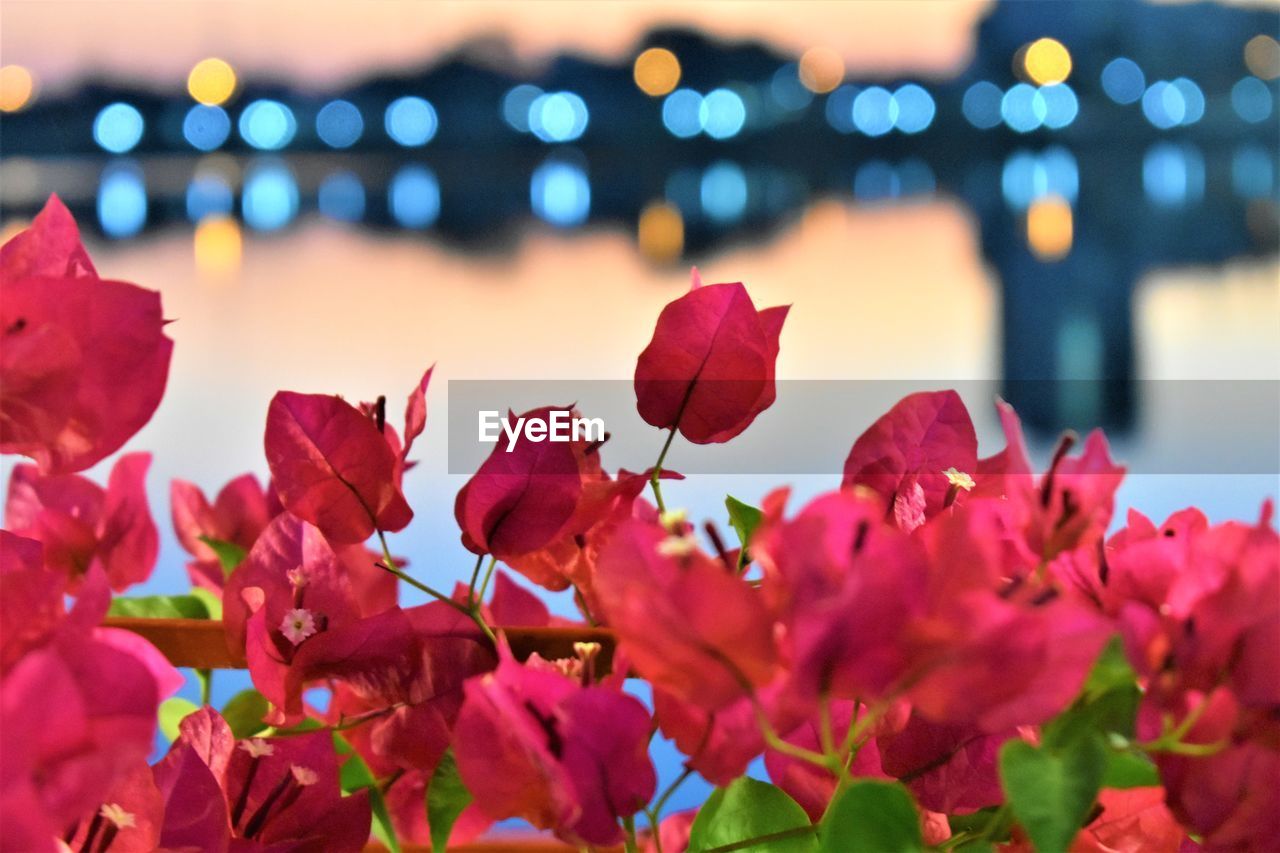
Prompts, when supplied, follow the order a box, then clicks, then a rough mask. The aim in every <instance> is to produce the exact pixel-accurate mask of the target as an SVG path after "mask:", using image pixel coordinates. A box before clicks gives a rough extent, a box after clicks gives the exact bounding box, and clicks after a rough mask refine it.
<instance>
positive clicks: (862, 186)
mask: <svg viewBox="0 0 1280 853" xmlns="http://www.w3.org/2000/svg"><path fill="white" fill-rule="evenodd" d="M901 193H902V182H901V181H900V180H899V179H898V172H897V170H896V169H894V168H893V166H891V165H889V163H887V162H885V161H884V160H868V161H867V162H866V163H863V164H862V165H861V166H859V167H858V171H857V173H856V174H854V176H853V195H854V197H855V198H856V199H857V200H858V201H861V202H866V203H875V202H882V201H889V200H890V199H895V198H897V197H898V196H899V195H900V194H901Z"/></svg>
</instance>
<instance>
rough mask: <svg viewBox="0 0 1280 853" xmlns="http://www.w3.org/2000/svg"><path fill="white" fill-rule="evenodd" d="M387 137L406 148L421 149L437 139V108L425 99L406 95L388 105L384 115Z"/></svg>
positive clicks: (383, 121)
mask: <svg viewBox="0 0 1280 853" xmlns="http://www.w3.org/2000/svg"><path fill="white" fill-rule="evenodd" d="M382 123H383V127H384V128H386V131H387V136H390V137H391V138H392V139H393V140H394V141H395V142H396V143H397V144H399V145H403V146H404V147H405V148H420V147H421V146H423V145H426V144H427V143H428V142H430V141H431V140H432V139H433V138H435V135H436V131H437V130H438V129H439V127H440V122H439V119H438V118H437V117H436V108H435V107H433V106H431V102H430V101H428V100H426V99H425V98H419V97H416V96H414V95H405V96H404V97H403V98H396V99H395V100H394V101H392V102H391V103H390V104H388V105H387V111H386V113H385V114H384V115H383V120H382Z"/></svg>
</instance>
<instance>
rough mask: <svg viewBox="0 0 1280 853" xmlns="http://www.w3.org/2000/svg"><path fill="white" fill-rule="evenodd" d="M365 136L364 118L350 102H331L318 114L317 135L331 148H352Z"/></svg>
mask: <svg viewBox="0 0 1280 853" xmlns="http://www.w3.org/2000/svg"><path fill="white" fill-rule="evenodd" d="M363 134H364V117H363V116H361V115H360V110H359V108H357V107H356V105H355V104H353V103H351V102H350V101H343V100H335V101H330V102H329V103H327V104H325V105H324V106H323V107H321V108H320V112H318V113H316V135H318V136H319V137H320V141H321V142H323V143H324V144H325V145H328V146H329V147H330V148H350V147H351V146H352V145H355V144H356V143H357V142H359V141H360V137H361V136H362V135H363Z"/></svg>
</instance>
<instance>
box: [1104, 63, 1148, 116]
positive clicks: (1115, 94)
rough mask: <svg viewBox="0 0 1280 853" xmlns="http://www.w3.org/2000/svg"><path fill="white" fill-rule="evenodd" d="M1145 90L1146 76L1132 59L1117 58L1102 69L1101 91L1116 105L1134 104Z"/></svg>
mask: <svg viewBox="0 0 1280 853" xmlns="http://www.w3.org/2000/svg"><path fill="white" fill-rule="evenodd" d="M1146 89H1147V78H1146V75H1144V74H1143V73H1142V69H1141V68H1140V67H1138V63H1136V62H1134V61H1133V60H1132V59H1129V58H1127V57H1124V56H1118V57H1116V58H1115V59H1113V60H1111V61H1110V62H1108V63H1107V64H1106V67H1104V68H1103V69H1102V91H1104V92H1106V93H1107V97H1108V98H1110V99H1111V100H1113V101H1115V102H1116V103H1117V104H1132V103H1134V102H1135V101H1137V100H1139V99H1141V98H1142V93H1143V92H1145V91H1146Z"/></svg>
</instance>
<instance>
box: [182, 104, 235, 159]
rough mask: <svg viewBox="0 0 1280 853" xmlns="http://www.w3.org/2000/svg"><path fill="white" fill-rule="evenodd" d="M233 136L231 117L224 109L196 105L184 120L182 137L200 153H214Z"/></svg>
mask: <svg viewBox="0 0 1280 853" xmlns="http://www.w3.org/2000/svg"><path fill="white" fill-rule="evenodd" d="M230 135H231V117H230V116H228V115H227V112H226V110H224V109H222V107H210V106H206V105H205V104H196V105H195V106H194V107H192V108H191V109H189V110H187V115H186V117H185V118H183V120H182V136H183V138H185V139H186V140H187V142H188V143H189V144H190V145H191V146H192V147H193V148H196V149H198V150H200V151H212V150H214V149H215V148H217V147H219V146H220V145H222V143H224V142H226V141H227V137H228V136H230Z"/></svg>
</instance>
